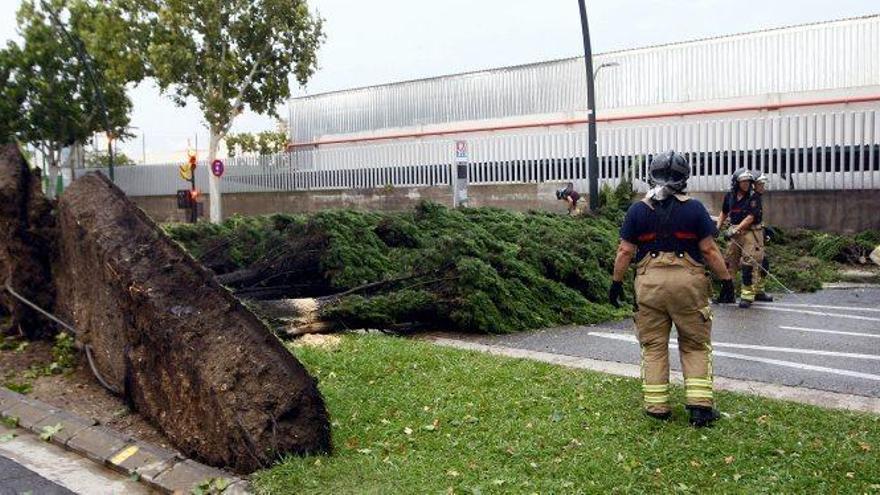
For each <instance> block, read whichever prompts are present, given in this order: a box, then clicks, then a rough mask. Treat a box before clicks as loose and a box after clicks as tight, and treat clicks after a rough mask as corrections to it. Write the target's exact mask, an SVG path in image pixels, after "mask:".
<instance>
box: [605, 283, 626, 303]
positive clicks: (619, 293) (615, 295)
mask: <svg viewBox="0 0 880 495" xmlns="http://www.w3.org/2000/svg"><path fill="white" fill-rule="evenodd" d="M622 298H623V282H611V289H610V290H609V291H608V302H610V303H611V305H612V306H614V307H615V308H619V307H620V300H621V299H622Z"/></svg>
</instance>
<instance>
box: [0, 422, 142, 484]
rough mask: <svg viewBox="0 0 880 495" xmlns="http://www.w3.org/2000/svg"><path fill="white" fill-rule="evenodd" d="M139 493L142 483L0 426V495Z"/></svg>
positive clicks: (34, 436)
mask: <svg viewBox="0 0 880 495" xmlns="http://www.w3.org/2000/svg"><path fill="white" fill-rule="evenodd" d="M25 493H29V494H32V495H43V494H46V495H71V494H89V495H117V494H126V495H129V494H130V495H139V494H147V493H150V490H148V489H147V488H146V487H144V486H143V485H141V484H139V483H137V482H136V481H134V480H131V479H129V478H127V477H124V476H122V475H120V474H118V473H116V472H113V471H110V470H108V469H106V468H104V467H102V466H100V465H98V464H96V463H94V462H92V461H90V460H88V459H86V458H84V457H81V456H79V455H77V454H74V453H72V452H68V451H66V450H64V449H62V448H60V447H58V446H56V445H53V444H50V443H47V442H44V441H42V440H40V439H39V438H37V437H36V435H33V434H30V433H28V432H27V431H25V430H23V429H20V428H18V429H10V428H6V427H4V426H2V425H0V495H19V494H25Z"/></svg>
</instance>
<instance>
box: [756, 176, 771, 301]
mask: <svg viewBox="0 0 880 495" xmlns="http://www.w3.org/2000/svg"><path fill="white" fill-rule="evenodd" d="M753 175H755V185H754V186H753V187H754V190H755V191H754V193H755V196H758V197H759V198H761V211H760V212H759V214H758V216H757V217H756V218H755V223H756V224H758V226H759V227H760V231H761V233H762V234H763V235H758V240H759V241H760V252H761V254H762V255H763V256H762V258H763V259H762V260H761V267H760V269H758V270H755V273H754V275H753V276H754V279H755V301H760V302H773V296H771V295H770V294H767V291H766V290H765V289H766V285H767V274H768V273H770V260H769V259H768V258H767V249H766V244H767V242H769V241H770V240H772V238H773V234H774V231H773V229H771V228H770V227H768V226H766V225H764V208H763V205H764V193H765V192H766V191H767V183H768V182H770V178H769V177H767V174H764V173H761V172H756V173H754V174H753Z"/></svg>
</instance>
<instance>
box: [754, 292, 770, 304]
mask: <svg viewBox="0 0 880 495" xmlns="http://www.w3.org/2000/svg"><path fill="white" fill-rule="evenodd" d="M755 301H758V302H773V296H771V295H770V294H767V293H766V292H762V293H760V294H755Z"/></svg>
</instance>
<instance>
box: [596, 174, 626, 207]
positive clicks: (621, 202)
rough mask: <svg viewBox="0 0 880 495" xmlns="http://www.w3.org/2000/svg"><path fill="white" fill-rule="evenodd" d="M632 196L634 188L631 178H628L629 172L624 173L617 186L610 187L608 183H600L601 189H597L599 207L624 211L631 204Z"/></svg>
mask: <svg viewBox="0 0 880 495" xmlns="http://www.w3.org/2000/svg"><path fill="white" fill-rule="evenodd" d="M634 198H635V190H634V189H633V183H632V180H631V179H630V178H629V174H624V177H623V178H622V179H621V180H620V183H619V184H617V187H614V188H612V187H611V186H610V185H608V183H605V184H603V185H602V189H601V190H600V191H599V207H600V208H602V209H604V210H619V211H622V212H624V213H625V212H626V211H627V210H628V209H629V207H630V205H632V202H633V199H634Z"/></svg>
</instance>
